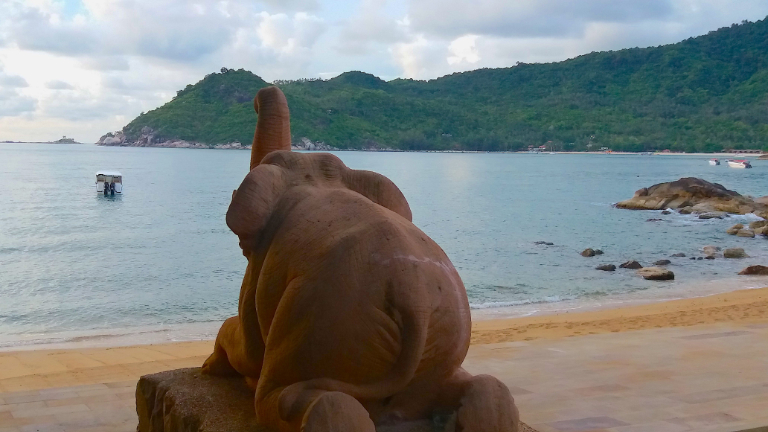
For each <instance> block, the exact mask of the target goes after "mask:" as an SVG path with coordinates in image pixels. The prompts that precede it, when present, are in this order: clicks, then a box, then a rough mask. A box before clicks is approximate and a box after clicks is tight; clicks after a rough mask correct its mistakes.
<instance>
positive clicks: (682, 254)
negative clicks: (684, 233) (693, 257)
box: [672, 252, 685, 258]
mask: <svg viewBox="0 0 768 432" xmlns="http://www.w3.org/2000/svg"><path fill="white" fill-rule="evenodd" d="M672 258H685V254H684V253H682V252H680V253H676V254H672Z"/></svg>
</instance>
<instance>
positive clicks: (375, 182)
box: [341, 169, 413, 221]
mask: <svg viewBox="0 0 768 432" xmlns="http://www.w3.org/2000/svg"><path fill="white" fill-rule="evenodd" d="M341 181H342V183H344V185H345V186H346V187H347V188H349V189H351V190H353V191H355V192H357V193H359V194H360V195H362V196H364V197H366V198H368V199H369V200H371V201H373V202H375V203H376V204H378V205H380V206H382V207H386V208H388V209H390V210H392V211H393V212H395V213H397V214H399V215H400V216H402V217H404V218H406V219H408V220H409V221H412V218H413V215H412V214H411V207H410V206H409V205H408V201H406V199H405V196H404V195H403V193H402V192H401V191H400V189H399V188H398V187H397V186H395V184H394V183H393V182H392V180H390V179H388V178H386V177H384V176H383V175H381V174H378V173H375V172H373V171H362V170H352V169H348V170H345V171H344V172H343V173H342V176H341Z"/></svg>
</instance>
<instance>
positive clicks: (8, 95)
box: [0, 63, 37, 117]
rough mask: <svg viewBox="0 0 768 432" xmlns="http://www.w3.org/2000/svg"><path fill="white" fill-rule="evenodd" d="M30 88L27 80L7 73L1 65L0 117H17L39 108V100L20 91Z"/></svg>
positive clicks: (0, 64)
mask: <svg viewBox="0 0 768 432" xmlns="http://www.w3.org/2000/svg"><path fill="white" fill-rule="evenodd" d="M28 86H29V84H28V83H27V80H25V79H24V78H22V77H20V76H18V75H13V74H9V73H7V72H5V68H4V66H3V64H2V63H0V117H16V116H19V115H21V114H24V113H29V112H32V111H34V110H35V109H36V108H37V100H36V99H35V98H33V97H30V96H27V95H24V94H22V93H21V92H20V90H19V89H22V88H25V87H28Z"/></svg>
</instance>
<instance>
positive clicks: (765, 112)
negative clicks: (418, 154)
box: [123, 19, 768, 151]
mask: <svg viewBox="0 0 768 432" xmlns="http://www.w3.org/2000/svg"><path fill="white" fill-rule="evenodd" d="M267 85H269V84H268V83H266V82H265V81H264V80H262V79H261V78H259V77H258V76H256V75H254V74H252V73H251V72H248V71H245V70H242V69H240V70H227V69H222V73H214V74H210V75H207V76H206V77H205V78H204V79H203V80H202V81H200V82H198V83H197V84H195V85H188V86H187V87H186V88H185V89H184V90H181V91H179V92H178V94H177V96H176V97H175V98H174V99H173V100H172V101H170V102H168V103H166V104H165V105H163V106H161V107H160V108H157V109H155V110H152V111H150V112H147V113H145V114H142V115H140V116H139V117H137V118H136V119H134V120H133V121H132V122H131V123H129V124H128V125H127V126H126V127H125V128H124V130H123V132H124V134H125V135H126V137H127V138H128V139H129V140H130V139H134V138H136V137H138V135H139V134H140V131H141V129H142V128H143V127H145V126H149V127H151V128H152V129H153V130H154V133H155V136H156V137H157V138H161V139H183V140H187V141H198V142H203V143H208V144H216V143H226V142H232V141H240V142H242V143H250V140H251V138H252V136H253V128H254V125H255V114H254V112H253V107H252V98H253V96H254V95H255V93H256V92H257V91H258V90H259V89H260V88H262V87H264V86H267ZM278 85H279V86H280V87H281V88H282V90H283V91H284V92H285V94H286V97H287V98H288V103H289V106H290V109H291V119H292V123H291V127H292V133H293V135H294V141H299V140H301V138H303V137H306V138H308V139H310V140H312V141H322V142H324V143H326V144H328V145H331V146H335V147H339V148H363V147H364V148H368V147H371V146H379V147H392V148H398V149H405V150H429V149H465V150H491V151H493V150H517V149H524V148H527V147H528V146H529V145H537V146H538V145H541V144H545V143H548V142H551V145H554V146H555V147H556V148H557V149H560V150H584V149H587V148H592V149H597V148H599V147H603V146H607V147H611V148H612V149H614V150H626V151H647V150H658V149H671V150H673V151H719V150H721V149H724V148H736V149H740V148H765V149H767V150H768V19H764V20H762V21H758V22H754V23H750V22H743V23H742V24H740V25H736V24H734V25H732V26H731V27H726V28H722V29H719V30H717V31H713V32H710V33H709V34H707V35H704V36H700V37H696V38H691V39H687V40H685V41H682V42H679V43H676V44H673V45H666V46H660V47H652V48H633V49H624V50H620V51H610V52H599V53H591V54H587V55H583V56H579V57H577V58H574V59H571V60H567V61H563V62H559V63H548V64H518V65H516V66H514V67H510V68H502V69H481V70H476V71H472V72H465V73H456V74H452V75H448V76H444V77H442V78H438V79H434V80H430V81H416V80H410V79H396V80H393V81H389V82H387V81H383V80H381V79H379V78H377V77H375V76H373V75H370V74H366V73H363V72H346V73H344V74H342V75H340V76H338V77H336V78H333V79H330V80H302V81H291V82H278Z"/></svg>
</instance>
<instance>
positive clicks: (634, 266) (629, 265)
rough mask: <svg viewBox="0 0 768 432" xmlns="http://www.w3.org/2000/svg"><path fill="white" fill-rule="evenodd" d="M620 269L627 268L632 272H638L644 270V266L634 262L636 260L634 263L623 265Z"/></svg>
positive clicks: (629, 262) (628, 262)
mask: <svg viewBox="0 0 768 432" xmlns="http://www.w3.org/2000/svg"><path fill="white" fill-rule="evenodd" d="M619 267H621V268H625V269H630V270H637V269H641V268H643V266H642V265H641V264H640V263H639V262H637V261H634V260H633V261H627V262H625V263H624V264H621V265H620V266H619Z"/></svg>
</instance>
